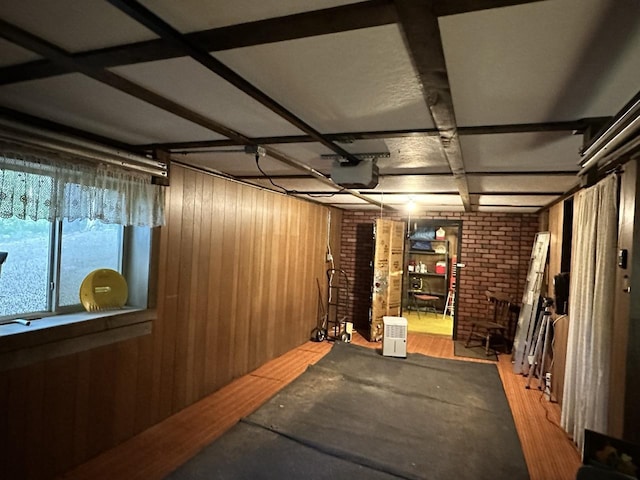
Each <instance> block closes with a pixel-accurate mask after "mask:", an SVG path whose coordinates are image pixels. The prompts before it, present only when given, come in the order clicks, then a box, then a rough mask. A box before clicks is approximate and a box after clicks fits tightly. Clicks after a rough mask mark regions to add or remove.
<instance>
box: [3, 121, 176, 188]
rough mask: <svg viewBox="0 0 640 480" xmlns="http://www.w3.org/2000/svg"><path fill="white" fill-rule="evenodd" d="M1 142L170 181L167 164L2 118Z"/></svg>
mask: <svg viewBox="0 0 640 480" xmlns="http://www.w3.org/2000/svg"><path fill="white" fill-rule="evenodd" d="M0 138H2V139H4V140H5V141H6V142H9V143H16V144H19V145H23V146H29V147H36V148H40V149H45V150H48V151H52V152H58V153H65V154H68V155H73V156H76V157H81V158H86V159H91V160H98V161H102V162H105V163H109V164H112V165H118V166H121V167H123V168H129V169H131V170H136V171H140V172H144V173H147V174H150V175H154V176H158V177H163V178H166V177H167V174H168V169H167V164H166V163H165V162H161V161H158V160H154V159H150V158H147V157H143V156H141V155H136V154H134V153H130V152H126V151H123V150H121V149H117V148H113V147H109V146H106V145H102V144H99V143H96V142H92V141H89V140H84V139H80V138H78V137H72V136H69V135H64V134H60V133H55V132H51V131H48V130H45V129H41V128H38V127H33V126H31V125H27V124H25V123H22V122H17V121H15V120H11V119H7V118H4V117H2V116H0Z"/></svg>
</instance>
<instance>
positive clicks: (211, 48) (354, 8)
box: [0, 0, 397, 85]
mask: <svg viewBox="0 0 640 480" xmlns="http://www.w3.org/2000/svg"><path fill="white" fill-rule="evenodd" d="M396 22H397V17H396V10H395V8H394V7H393V4H392V2H391V1H390V0H370V1H366V2H361V3H355V4H350V5H343V6H339V7H334V8H327V9H323V10H316V11H312V12H305V13H298V14H295V15H287V16H284V17H277V18H269V19H266V20H258V21H255V22H248V23H242V24H239V25H230V26H227V27H220V28H213V29H210V30H204V31H201V32H192V33H188V34H185V38H186V39H188V40H189V41H190V42H193V43H195V44H196V45H199V46H200V47H201V48H203V49H205V50H206V51H208V52H219V51H223V50H230V49H234V48H241V47H250V46H253V45H262V44H266V43H274V42H282V41H286V40H295V39H299V38H306V37H312V36H317V35H327V34H331V33H339V32H346V31H350V30H356V29H361V28H369V27H377V26H381V25H388V24H391V23H396ZM183 55H184V52H183V51H182V49H181V48H180V47H179V46H176V45H173V44H171V43H169V42H166V41H165V40H163V39H157V40H149V41H145V42H138V43H133V44H130V45H120V46H117V47H110V48H104V49H100V50H92V51H88V52H82V53H78V54H75V55H73V57H74V58H76V59H78V60H80V61H82V62H83V63H85V64H87V65H91V66H93V67H96V68H109V67H116V66H120V65H130V64H134V63H143V62H152V61H157V60H165V59H169V58H176V57H181V56H183ZM73 71H74V70H71V69H68V68H66V67H65V66H64V65H61V64H58V63H55V62H51V61H49V60H46V59H45V60H37V61H33V62H28V63H24V64H21V65H14V66H9V67H4V68H0V85H7V84H10V83H16V82H23V81H27V80H35V79H38V78H46V77H51V76H55V75H62V74H64V73H69V72H73Z"/></svg>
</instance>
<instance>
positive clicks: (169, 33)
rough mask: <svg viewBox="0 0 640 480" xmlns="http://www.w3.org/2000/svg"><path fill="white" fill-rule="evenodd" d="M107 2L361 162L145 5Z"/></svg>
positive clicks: (348, 157)
mask: <svg viewBox="0 0 640 480" xmlns="http://www.w3.org/2000/svg"><path fill="white" fill-rule="evenodd" d="M107 1H108V2H109V3H110V4H112V5H113V6H114V7H116V8H118V9H120V10H121V11H123V12H124V13H126V14H127V15H129V16H130V17H131V18H133V19H135V20H136V21H138V22H140V23H141V24H142V25H144V26H145V27H147V28H148V29H150V30H151V31H153V32H154V33H156V35H159V36H160V38H162V39H164V40H165V41H166V42H167V43H168V44H169V45H172V46H174V47H176V48H179V49H180V50H181V51H182V52H183V53H184V54H185V55H188V56H190V57H191V58H193V59H194V60H195V61H197V62H198V63H200V64H201V65H202V66H203V67H205V68H207V69H208V70H209V71H211V72H212V73H214V74H216V75H218V76H220V77H221V78H223V79H224V80H226V81H227V82H229V83H230V84H231V85H233V86H234V87H236V88H238V89H239V90H241V91H242V92H243V93H245V94H247V95H249V96H250V97H251V98H253V99H254V100H256V101H257V102H259V103H260V104H262V105H263V106H265V107H267V108H268V109H269V110H271V111H272V112H273V113H275V114H276V115H278V116H279V117H281V118H282V119H284V120H286V121H287V122H289V123H290V124H291V125H293V126H295V127H296V128H298V129H300V130H302V131H303V132H305V133H306V134H307V135H309V136H311V137H312V138H313V139H314V140H315V141H316V142H319V143H321V144H322V145H324V146H325V147H327V148H328V149H329V150H331V151H333V152H334V153H336V154H338V155H340V156H342V157H343V158H344V159H346V160H347V162H348V163H351V164H354V165H357V164H358V163H360V160H359V159H358V158H357V157H356V156H355V155H353V154H352V153H349V152H348V151H346V150H345V149H344V148H342V147H340V146H339V145H336V144H335V143H333V142H332V141H331V140H329V139H327V138H326V137H324V135H323V134H322V133H320V132H319V131H318V130H316V129H315V128H313V127H312V126H311V125H309V124H308V123H307V122H305V121H304V120H303V119H301V118H300V117H298V116H296V115H295V114H294V113H293V112H291V111H289V110H288V109H286V108H285V107H284V106H283V105H281V104H280V103H278V102H277V101H276V100H274V99H273V98H271V97H269V96H268V95H267V94H266V93H264V92H263V91H261V90H260V89H258V88H257V87H256V86H255V85H253V84H251V83H250V82H248V81H247V80H245V79H244V78H243V77H241V76H240V75H238V74H237V73H236V72H234V71H233V70H231V69H230V68H229V67H227V66H226V65H225V64H223V63H222V62H220V61H219V60H217V59H216V58H214V57H212V56H211V54H209V52H208V51H207V50H206V49H204V48H202V47H201V46H200V45H198V44H196V43H195V42H193V41H192V40H189V39H187V38H186V37H185V36H184V35H182V34H181V33H180V32H178V31H177V30H176V29H175V28H173V27H172V26H171V25H169V24H168V23H167V22H165V21H164V20H163V19H161V18H160V17H158V16H157V15H156V14H155V13H153V12H152V11H151V10H149V9H148V8H146V7H145V6H144V5H142V4H140V3H138V2H137V1H135V0H107Z"/></svg>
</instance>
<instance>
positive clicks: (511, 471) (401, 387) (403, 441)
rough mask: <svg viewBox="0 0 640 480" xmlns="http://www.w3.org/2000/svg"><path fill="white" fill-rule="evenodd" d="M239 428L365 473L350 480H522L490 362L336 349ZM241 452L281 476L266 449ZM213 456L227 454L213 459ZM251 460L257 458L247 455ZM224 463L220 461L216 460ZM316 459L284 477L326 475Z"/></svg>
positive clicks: (505, 408)
mask: <svg viewBox="0 0 640 480" xmlns="http://www.w3.org/2000/svg"><path fill="white" fill-rule="evenodd" d="M243 422H244V423H245V424H247V425H250V426H252V427H254V428H260V429H263V430H265V431H269V432H273V433H275V434H278V435H280V436H282V437H283V438H286V439H287V440H288V441H289V442H293V443H294V444H296V445H301V446H303V447H305V448H308V449H311V450H313V451H315V452H317V453H318V454H321V458H324V457H325V456H329V457H332V458H335V459H338V460H340V462H344V461H346V462H348V463H350V464H352V465H355V466H358V468H366V469H368V470H367V473H366V474H364V473H363V475H362V476H359V475H358V474H355V476H351V477H350V478H374V477H372V476H370V475H369V474H370V471H376V472H378V473H384V474H385V475H391V476H396V477H399V478H410V479H418V478H426V479H454V478H455V479H462V480H464V479H469V480H471V479H473V480H477V479H498V480H499V479H525V478H528V473H527V468H526V464H525V462H524V457H523V455H522V450H521V447H520V442H519V439H518V436H517V433H516V431H515V427H514V424H513V418H512V416H511V412H510V410H509V406H508V403H507V400H506V397H505V395H504V391H503V388H502V383H501V382H500V378H499V375H498V372H497V368H496V366H495V365H494V364H481V363H472V362H460V361H456V360H446V359H438V358H430V357H426V356H423V355H417V354H413V355H411V354H410V355H409V356H408V357H407V358H406V359H396V358H386V357H382V356H381V355H380V354H379V353H378V352H376V351H374V350H370V349H366V348H363V347H357V346H354V345H347V344H342V343H337V344H336V345H335V346H334V347H333V348H332V350H331V352H330V353H329V354H328V355H327V356H325V357H324V358H323V359H322V360H321V361H320V362H318V364H317V365H315V366H311V367H310V368H309V369H308V370H307V372H305V373H304V374H303V375H302V376H301V377H299V378H298V379H297V380H295V381H294V382H293V383H291V384H290V385H289V386H288V387H286V388H285V389H284V390H282V391H281V392H280V393H278V394H277V395H276V396H274V397H273V398H272V399H271V400H270V401H268V402H267V403H266V404H265V405H263V406H262V407H261V408H260V409H259V410H258V411H256V412H255V413H254V414H252V415H251V416H249V417H248V418H247V419H245V420H244V421H243ZM225 437H226V435H225ZM220 441H222V442H223V443H224V442H225V438H224V437H223V438H222V439H221V440H219V441H218V442H220ZM240 443H241V442H240ZM285 443H288V442H285ZM247 445H248V447H247V448H246V449H244V454H246V455H247V460H246V464H247V465H248V464H255V465H260V464H262V465H265V468H266V469H269V470H273V471H280V469H282V468H284V469H285V470H286V466H283V465H282V464H281V463H280V462H281V460H282V458H281V457H278V456H277V455H275V454H269V455H265V453H264V452H265V449H264V448H257V449H256V448H254V447H252V443H251V442H250V441H247ZM220 451H224V447H219V448H215V451H214V453H215V454H216V455H219V454H220V453H219V452H220ZM216 452H218V453H216ZM203 454H205V455H208V454H206V451H205V452H203ZM203 454H201V455H203ZM201 455H199V456H201ZM254 455H259V456H260V457H261V458H260V459H254V458H249V457H253V456H254ZM231 457H232V458H233V454H232V455H231ZM311 457H313V455H310V459H309V461H310V462H311V461H313V460H312V459H311ZM224 458H226V455H224V454H223V455H222V458H221V459H220V461H223V462H224ZM286 458H288V457H286ZM194 460H195V461H198V460H197V457H196V459H194ZM194 460H192V462H193V461H194ZM199 461H200V462H202V461H203V460H199ZM324 461H325V460H322V462H324ZM207 462H208V463H209V464H212V465H215V464H217V462H218V461H217V460H216V459H209V460H207ZM240 462H241V463H245V462H242V461H240ZM322 462H320V463H318V464H317V466H316V467H315V468H311V469H310V473H309V476H304V477H301V476H298V475H297V473H296V472H292V473H291V474H289V475H286V476H284V477H281V478H285V477H286V478H325V477H323V476H321V475H323V474H324V470H323V468H324V467H323V464H322ZM189 463H191V462H189ZM273 463H275V464H273ZM336 468H338V467H336ZM171 478H199V477H181V476H176V477H171ZM209 478H244V477H209ZM254 478H276V477H254ZM332 478H349V476H348V475H347V476H345V477H335V476H334V477H332ZM383 478H384V477H383Z"/></svg>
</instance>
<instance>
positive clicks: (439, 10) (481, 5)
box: [433, 0, 542, 17]
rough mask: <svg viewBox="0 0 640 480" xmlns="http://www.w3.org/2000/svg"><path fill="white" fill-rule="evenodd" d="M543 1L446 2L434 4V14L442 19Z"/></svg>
mask: <svg viewBox="0 0 640 480" xmlns="http://www.w3.org/2000/svg"><path fill="white" fill-rule="evenodd" d="M540 1H542V0H444V1H436V2H434V4H433V13H435V14H436V15H437V16H439V17H442V16H445V15H456V14H459V13H468V12H476V11H479V10H489V9H491V8H502V7H510V6H513V5H520V4H522V3H534V2H540Z"/></svg>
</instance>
